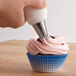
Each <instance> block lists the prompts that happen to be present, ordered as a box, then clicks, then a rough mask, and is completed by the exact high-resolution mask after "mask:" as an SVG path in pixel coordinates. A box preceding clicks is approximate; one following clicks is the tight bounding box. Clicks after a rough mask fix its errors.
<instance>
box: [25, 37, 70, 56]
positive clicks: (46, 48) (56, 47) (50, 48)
mask: <svg viewBox="0 0 76 76" xmlns="http://www.w3.org/2000/svg"><path fill="white" fill-rule="evenodd" d="M37 39H38V37H37V36H35V37H32V38H31V39H30V40H29V42H28V44H27V46H26V48H27V50H28V52H30V53H31V54H33V55H36V54H38V53H41V54H58V55H60V54H66V53H67V52H68V50H69V47H68V45H67V43H66V42H65V40H64V39H63V37H58V36H55V38H52V37H50V36H48V37H47V38H46V39H43V40H41V41H42V43H43V44H42V43H40V42H39V41H37Z"/></svg>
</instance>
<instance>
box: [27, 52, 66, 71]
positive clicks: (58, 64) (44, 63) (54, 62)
mask: <svg viewBox="0 0 76 76" xmlns="http://www.w3.org/2000/svg"><path fill="white" fill-rule="evenodd" d="M27 56H28V58H29V61H30V64H31V66H32V68H33V70H34V71H37V72H57V71H60V70H61V69H62V67H63V64H64V61H65V59H66V57H67V54H62V55H53V54H51V55H43V54H41V55H32V54H30V53H27Z"/></svg>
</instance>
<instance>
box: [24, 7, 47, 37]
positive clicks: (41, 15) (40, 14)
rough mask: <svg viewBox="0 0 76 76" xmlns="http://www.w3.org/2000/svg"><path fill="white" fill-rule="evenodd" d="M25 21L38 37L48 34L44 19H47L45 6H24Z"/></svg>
mask: <svg viewBox="0 0 76 76" xmlns="http://www.w3.org/2000/svg"><path fill="white" fill-rule="evenodd" d="M24 12H25V18H26V21H27V22H28V23H29V24H30V25H32V26H33V28H34V29H35V31H36V33H37V34H38V36H39V37H40V38H46V37H47V36H48V32H47V28H46V24H45V20H46V19H47V8H43V9H36V8H33V7H29V6H27V7H25V9H24Z"/></svg>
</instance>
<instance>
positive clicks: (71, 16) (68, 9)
mask: <svg viewBox="0 0 76 76" xmlns="http://www.w3.org/2000/svg"><path fill="white" fill-rule="evenodd" d="M47 1H48V19H47V21H46V23H47V29H48V32H49V34H50V35H62V36H64V37H65V38H66V40H67V41H68V42H74V43H76V0H47ZM33 35H36V33H35V31H34V29H33V28H32V26H30V25H28V24H27V23H26V24H25V25H24V26H22V27H20V28H18V29H11V28H6V29H2V28H0V42H1V41H5V40H13V39H14V40H28V39H29V38H30V37H32V36H33Z"/></svg>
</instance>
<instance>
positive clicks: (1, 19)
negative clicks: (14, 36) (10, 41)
mask: <svg viewBox="0 0 76 76" xmlns="http://www.w3.org/2000/svg"><path fill="white" fill-rule="evenodd" d="M46 5H47V3H46V1H45V0H0V27H12V28H18V27H20V26H22V25H24V23H25V21H26V20H25V17H24V11H23V9H24V7H25V6H31V7H34V8H38V9H39V8H44V7H46Z"/></svg>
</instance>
